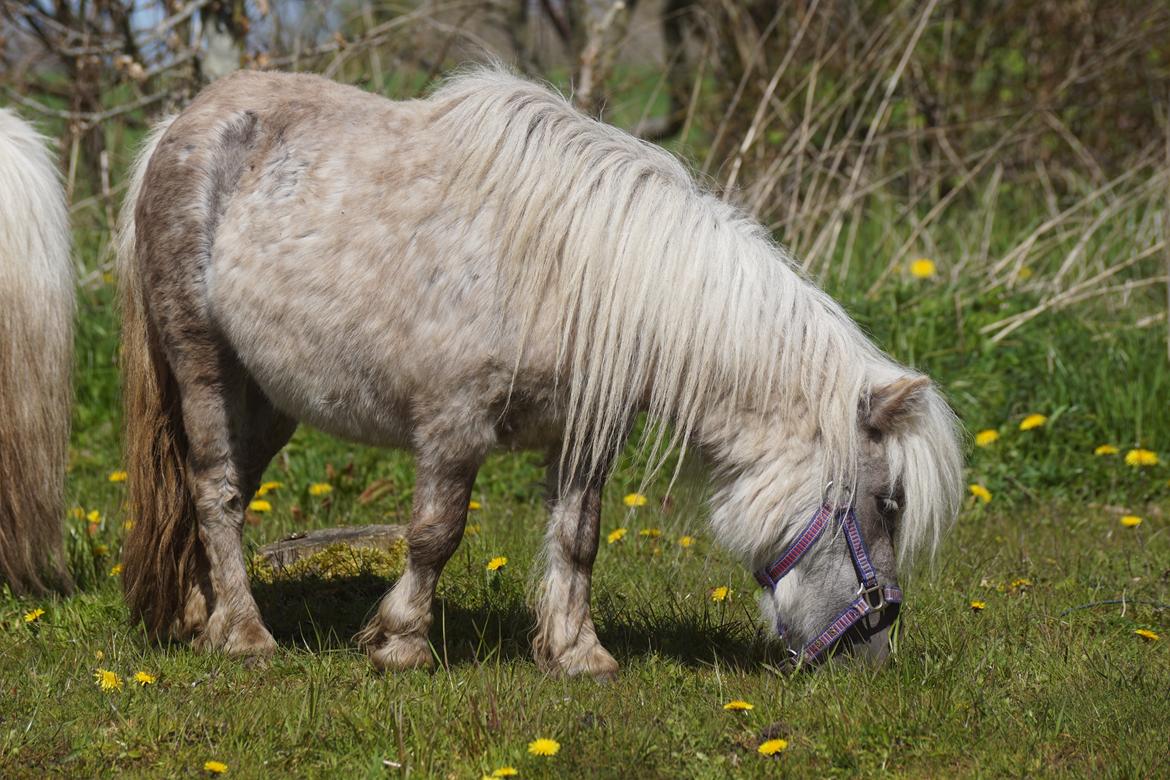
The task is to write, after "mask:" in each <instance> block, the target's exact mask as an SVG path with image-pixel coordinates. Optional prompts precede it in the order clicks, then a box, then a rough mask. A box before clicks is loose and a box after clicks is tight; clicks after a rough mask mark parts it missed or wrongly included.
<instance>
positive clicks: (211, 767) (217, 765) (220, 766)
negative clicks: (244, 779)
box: [203, 761, 228, 775]
mask: <svg viewBox="0 0 1170 780" xmlns="http://www.w3.org/2000/svg"><path fill="white" fill-rule="evenodd" d="M227 770H228V765H227V764H225V763H224V762H222V761H204V762H203V771H204V772H210V773H211V774H213V775H222V774H224V773H225V772H227Z"/></svg>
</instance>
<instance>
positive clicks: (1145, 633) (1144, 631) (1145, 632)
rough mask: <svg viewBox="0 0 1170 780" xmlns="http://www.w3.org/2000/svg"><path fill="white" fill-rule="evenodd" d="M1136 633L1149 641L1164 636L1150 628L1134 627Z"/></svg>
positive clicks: (1155, 640)
mask: <svg viewBox="0 0 1170 780" xmlns="http://www.w3.org/2000/svg"><path fill="white" fill-rule="evenodd" d="M1134 633H1135V634H1137V635H1138V636H1140V637H1141V638H1142V639H1144V640H1146V641H1147V642H1157V641H1158V640H1159V639H1161V638H1162V637H1160V636H1158V635H1157V634H1156V633H1154V632H1153V631H1151V630H1150V629H1148V628H1138V629H1134Z"/></svg>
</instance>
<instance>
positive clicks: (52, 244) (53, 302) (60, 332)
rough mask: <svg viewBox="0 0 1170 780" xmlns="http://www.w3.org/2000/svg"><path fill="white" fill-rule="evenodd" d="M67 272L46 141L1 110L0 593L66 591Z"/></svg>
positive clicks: (60, 209) (64, 226)
mask: <svg viewBox="0 0 1170 780" xmlns="http://www.w3.org/2000/svg"><path fill="white" fill-rule="evenodd" d="M72 363H73V266H72V263H71V260H70V257H69V220H68V217H67V215H66V211H65V197H64V193H63V192H62V190H61V182H60V176H59V174H58V171H57V167H56V165H54V164H53V160H52V157H51V156H50V155H49V152H48V150H47V148H46V143H45V139H44V138H42V137H41V136H40V135H38V134H37V132H36V131H35V130H34V129H33V128H32V127H31V126H29V125H28V124H27V123H25V122H24V121H22V120H21V119H20V118H19V117H17V116H16V115H15V114H13V113H12V112H10V111H8V110H6V109H3V108H0V585H3V584H7V585H8V587H9V588H11V589H12V591H13V592H14V593H17V594H28V593H43V592H45V591H46V590H50V589H53V590H60V591H67V590H69V589H70V588H71V587H72V583H71V581H70V578H69V575H68V574H67V573H66V571H65V563H64V559H63V554H62V549H61V546H62V545H61V542H62V539H61V524H62V522H63V520H64V519H65V507H64V501H65V498H64V480H65V467H66V463H67V460H68V453H69V419H70V418H69V409H70V403H71V401H72V386H71V384H70V370H71V368H72Z"/></svg>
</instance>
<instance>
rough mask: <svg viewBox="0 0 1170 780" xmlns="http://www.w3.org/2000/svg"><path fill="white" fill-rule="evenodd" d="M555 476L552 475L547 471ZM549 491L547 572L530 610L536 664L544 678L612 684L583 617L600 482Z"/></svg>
mask: <svg viewBox="0 0 1170 780" xmlns="http://www.w3.org/2000/svg"><path fill="white" fill-rule="evenodd" d="M553 471H554V473H555V469H554V470H553ZM550 482H552V487H551V489H552V490H553V491H554V495H556V498H555V499H554V500H553V505H552V519H551V522H550V524H549V528H548V534H547V536H546V538H545V556H546V560H547V568H546V570H545V575H544V581H543V583H542V584H541V589H540V594H539V600H538V602H537V607H536V613H537V615H536V619H537V634H536V638H535V639H534V640H533V642H532V648H533V652H534V654H535V656H536V664H537V666H539V667H540V668H541V669H542V670H543V671H545V672H548V673H550V674H562V675H567V676H572V675H578V674H588V675H592V676H593V677H596V678H598V679H609V678H612V677H613V676H614V675H615V674H616V673H617V669H618V664H617V661H615V660H614V658H613V656H612V655H610V654H609V652H608V651H607V650H606V649H605V648H604V647H602V646H601V642H600V640H598V638H597V631H596V630H595V629H594V627H593V618H592V617H590V615H589V591H590V587H591V581H592V578H593V561H594V560H595V559H596V557H597V541H598V533H599V529H600V526H601V488H602V485H603V483H604V480H602V479H600V478H596V479H592V480H575V481H573V482H572V483H570V484H569V485H567V486H564V487H562V488H558V487H557V484H556V482H555V480H550Z"/></svg>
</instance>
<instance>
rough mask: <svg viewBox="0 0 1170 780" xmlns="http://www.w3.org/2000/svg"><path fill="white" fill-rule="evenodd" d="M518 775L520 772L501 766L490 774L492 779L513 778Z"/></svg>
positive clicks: (514, 768) (513, 768) (511, 767)
mask: <svg viewBox="0 0 1170 780" xmlns="http://www.w3.org/2000/svg"><path fill="white" fill-rule="evenodd" d="M518 774H520V770H519V769H517V768H516V767H514V766H502V767H500V768H499V769H497V770H495V771H493V772H492V774H491V776H492V777H515V776H516V775H518Z"/></svg>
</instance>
